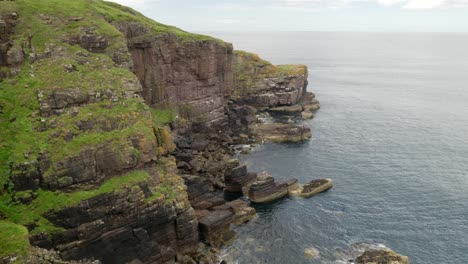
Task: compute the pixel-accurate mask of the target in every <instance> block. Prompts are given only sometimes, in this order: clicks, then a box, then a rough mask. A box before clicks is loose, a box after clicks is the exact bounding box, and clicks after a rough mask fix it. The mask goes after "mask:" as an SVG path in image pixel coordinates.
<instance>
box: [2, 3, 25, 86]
mask: <svg viewBox="0 0 468 264" xmlns="http://www.w3.org/2000/svg"><path fill="white" fill-rule="evenodd" d="M5 11H9V10H5ZM5 11H4V10H1V11H0V67H8V68H7V69H8V70H7V71H5V68H4V69H2V70H0V81H1V80H2V79H3V78H5V77H8V76H14V75H15V74H17V73H18V71H19V69H18V67H20V66H21V64H22V63H23V61H24V53H23V51H22V49H21V48H19V47H18V46H15V45H13V43H12V41H11V40H10V38H11V35H13V34H14V32H15V26H16V24H17V23H18V18H19V15H18V13H17V12H15V11H11V12H5Z"/></svg>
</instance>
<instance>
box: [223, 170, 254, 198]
mask: <svg viewBox="0 0 468 264" xmlns="http://www.w3.org/2000/svg"><path fill="white" fill-rule="evenodd" d="M256 179H257V175H256V173H248V172H247V166H245V165H243V166H240V167H237V168H233V169H231V170H228V171H226V173H225V175H224V180H225V188H224V190H225V191H227V192H242V188H243V187H245V186H248V185H250V184H252V183H253V182H254V181H255V180H256Z"/></svg>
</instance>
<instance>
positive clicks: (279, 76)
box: [233, 51, 307, 107]
mask: <svg viewBox="0 0 468 264" xmlns="http://www.w3.org/2000/svg"><path fill="white" fill-rule="evenodd" d="M234 55H235V56H234V63H233V64H234V66H233V68H234V92H233V94H234V96H236V97H238V98H239V100H240V101H242V102H245V103H247V104H249V105H253V106H256V107H274V106H281V105H294V104H297V103H298V102H299V100H300V99H301V98H302V96H303V95H304V94H305V93H306V87H307V67H306V66H304V65H279V66H274V65H272V64H271V63H269V62H267V61H264V60H262V59H260V58H259V57H258V55H256V54H252V53H247V52H243V51H236V52H234Z"/></svg>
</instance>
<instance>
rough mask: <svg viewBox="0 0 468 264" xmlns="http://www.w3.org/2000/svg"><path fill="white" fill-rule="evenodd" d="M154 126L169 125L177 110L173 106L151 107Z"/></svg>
mask: <svg viewBox="0 0 468 264" xmlns="http://www.w3.org/2000/svg"><path fill="white" fill-rule="evenodd" d="M151 115H152V117H153V119H152V121H153V127H161V126H167V125H169V124H171V123H172V121H174V119H175V117H176V111H175V110H174V109H172V108H151Z"/></svg>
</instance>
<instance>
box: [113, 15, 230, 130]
mask: <svg viewBox="0 0 468 264" xmlns="http://www.w3.org/2000/svg"><path fill="white" fill-rule="evenodd" d="M119 28H120V30H121V31H122V32H123V33H124V34H125V37H126V38H127V39H128V48H129V50H130V52H131V54H132V59H133V64H134V73H135V75H136V76H137V77H138V78H139V80H140V82H141V84H142V85H143V98H144V99H145V102H146V103H147V104H150V105H152V104H161V103H162V104H168V105H171V106H174V107H177V108H178V109H179V114H180V115H181V117H183V118H186V119H189V120H194V121H202V122H204V123H216V124H219V123H222V122H224V121H225V116H224V106H225V105H226V103H227V98H228V97H229V96H230V93H231V87H232V81H233V77H232V45H231V44H227V43H224V42H222V41H218V40H215V39H207V40H203V41H183V40H181V39H180V38H179V37H177V36H175V35H171V34H162V35H156V34H151V29H149V28H146V27H144V26H143V25H140V24H138V23H125V24H121V25H120V26H119Z"/></svg>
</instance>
